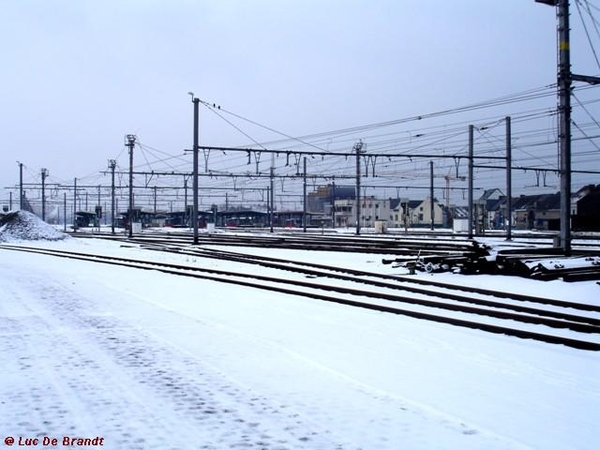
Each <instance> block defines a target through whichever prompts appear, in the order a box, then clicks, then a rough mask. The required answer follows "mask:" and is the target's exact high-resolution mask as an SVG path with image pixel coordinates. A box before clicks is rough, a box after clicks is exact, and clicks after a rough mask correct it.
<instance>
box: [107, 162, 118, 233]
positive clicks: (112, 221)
mask: <svg viewBox="0 0 600 450" xmlns="http://www.w3.org/2000/svg"><path fill="white" fill-rule="evenodd" d="M116 167H117V161H115V160H114V159H109V160H108V168H109V169H110V230H111V233H112V234H115V168H116Z"/></svg>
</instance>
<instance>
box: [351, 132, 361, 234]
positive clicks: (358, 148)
mask: <svg viewBox="0 0 600 450" xmlns="http://www.w3.org/2000/svg"><path fill="white" fill-rule="evenodd" d="M362 148H363V141H362V140H360V141H358V142H357V143H356V144H354V147H353V150H354V151H355V152H356V235H357V236H358V235H360V212H361V211H360V156H361V154H362Z"/></svg>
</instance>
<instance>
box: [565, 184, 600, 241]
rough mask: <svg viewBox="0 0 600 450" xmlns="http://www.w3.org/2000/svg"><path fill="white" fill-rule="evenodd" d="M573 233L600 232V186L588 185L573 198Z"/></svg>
mask: <svg viewBox="0 0 600 450" xmlns="http://www.w3.org/2000/svg"><path fill="white" fill-rule="evenodd" d="M571 227H572V228H573V231H600V184H599V185H593V184H590V185H587V186H584V187H582V188H581V189H579V190H578V191H577V192H576V193H574V194H573V195H572V197H571Z"/></svg>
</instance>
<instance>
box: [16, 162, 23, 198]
mask: <svg viewBox="0 0 600 450" xmlns="http://www.w3.org/2000/svg"><path fill="white" fill-rule="evenodd" d="M17 164H18V165H19V209H20V210H22V209H23V163H21V162H19V161H17Z"/></svg>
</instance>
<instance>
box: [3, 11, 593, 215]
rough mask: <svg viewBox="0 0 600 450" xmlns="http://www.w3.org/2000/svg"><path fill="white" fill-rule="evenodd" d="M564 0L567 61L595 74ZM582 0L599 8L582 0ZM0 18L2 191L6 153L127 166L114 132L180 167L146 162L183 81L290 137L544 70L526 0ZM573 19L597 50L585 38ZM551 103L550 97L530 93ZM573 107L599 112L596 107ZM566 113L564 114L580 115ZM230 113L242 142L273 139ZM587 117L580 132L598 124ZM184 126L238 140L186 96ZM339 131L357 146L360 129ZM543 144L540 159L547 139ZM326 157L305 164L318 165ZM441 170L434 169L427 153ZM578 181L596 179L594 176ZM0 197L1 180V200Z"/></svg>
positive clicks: (538, 81) (175, 134) (222, 141)
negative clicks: (196, 118) (569, 39)
mask: <svg viewBox="0 0 600 450" xmlns="http://www.w3.org/2000/svg"><path fill="white" fill-rule="evenodd" d="M571 3H572V16H571V22H572V28H573V32H572V33H573V45H572V48H573V51H572V63H573V72H576V73H583V74H588V75H597V74H598V73H599V71H600V69H599V67H598V65H597V64H596V61H595V59H594V57H593V53H592V52H591V50H590V46H589V44H588V42H587V39H586V37H585V34H584V32H583V28H582V24H581V20H580V18H579V15H578V12H577V9H576V5H575V1H572V2H571ZM588 4H590V5H592V8H593V9H592V10H591V11H592V12H593V13H594V14H595V17H596V19H597V20H598V19H600V9H598V8H597V7H598V6H599V5H598V2H597V0H591V1H588ZM582 5H585V3H583V2H582ZM587 17H589V16H587ZM0 21H1V23H0V55H1V58H2V60H3V64H2V67H3V69H2V71H1V72H0V85H1V86H2V87H1V90H0V92H1V94H0V104H1V108H0V124H1V125H0V142H1V144H2V150H1V153H0V155H1V157H0V183H1V187H2V188H4V187H5V186H10V185H14V184H15V183H17V182H18V166H17V164H16V163H15V161H17V160H19V161H21V162H23V163H24V164H25V166H26V181H31V182H38V181H39V171H40V169H41V168H43V167H44V168H48V169H49V171H50V179H49V180H50V182H55V183H72V181H73V178H74V177H78V178H81V179H82V180H84V181H83V182H85V180H88V182H89V183H90V184H108V183H109V179H108V177H104V176H101V175H100V174H99V172H100V171H101V170H105V168H106V164H107V160H108V159H109V158H116V157H118V162H119V166H120V168H123V169H125V168H126V167H127V159H126V154H125V152H124V150H123V148H124V147H123V138H124V135H126V134H128V133H134V134H136V135H138V137H139V140H140V142H142V143H143V144H145V145H147V146H149V148H151V149H154V150H153V151H152V152H148V153H143V152H141V153H138V154H136V163H137V164H138V165H139V168H140V170H146V169H148V168H152V169H155V170H161V169H168V170H171V168H176V169H177V170H181V171H190V170H191V156H190V155H186V156H182V158H181V159H178V160H176V161H177V162H176V163H175V162H173V163H172V164H171V163H169V164H163V163H153V162H152V159H153V158H154V157H156V158H157V159H159V157H165V154H171V155H177V154H179V155H183V149H185V148H190V146H191V140H192V103H191V102H190V97H189V96H188V95H187V93H188V91H193V92H194V93H195V94H196V96H198V97H199V98H201V99H202V100H206V101H207V102H209V103H216V104H218V105H221V106H222V108H224V109H225V110H227V111H231V112H234V113H236V114H238V115H240V116H243V117H245V118H247V119H251V120H253V121H256V122H259V123H261V124H264V125H267V126H269V127H271V128H273V129H276V130H279V131H281V132H284V133H286V134H288V135H291V136H303V135H311V134H313V133H318V132H324V131H330V130H337V129H342V128H348V127H354V126H359V125H364V124H370V123H377V122H383V121H389V120H394V119H400V118H404V117H410V116H416V115H420V114H426V113H431V112H435V111H440V110H446V109H452V108H455V107H460V106H464V105H469V104H472V103H476V102H480V101H484V100H488V99H493V98H497V97H500V96H505V95H509V94H514V93H517V92H522V91H526V90H529V89H534V88H541V87H543V86H547V85H550V84H552V83H554V82H555V81H556V19H555V11H554V8H551V7H548V6H545V5H540V4H537V3H535V2H534V0H456V1H452V2H449V1H447V0H420V1H414V0H373V1H371V0H369V1H367V0H362V1H352V0H346V1H341V0H314V1H311V0H307V1H286V0H280V1H275V0H273V1H241V0H239V1H226V0H195V1H192V0H168V1H167V0H162V1H159V0H105V1H100V0H91V1H88V0H77V1H74V0H0ZM588 24H589V26H590V27H591V28H590V29H589V30H588V31H589V32H590V36H591V38H592V41H593V43H594V44H595V46H596V47H597V51H600V36H599V35H598V34H597V30H594V28H593V22H591V21H590V22H588ZM596 26H597V25H596ZM578 95H579V96H578V99H579V100H580V101H582V102H585V101H589V100H590V99H593V98H597V97H598V90H597V89H588V90H585V91H582V93H581V94H578ZM555 104H556V99H555V97H552V96H550V97H548V98H546V99H543V100H540V103H539V105H541V106H547V107H554V106H555ZM533 107H534V106H532V105H521V104H519V103H513V104H509V105H506V106H505V107H503V108H500V109H494V110H493V111H487V110H483V111H476V112H474V113H471V115H469V116H460V117H454V116H452V117H447V118H443V119H442V120H441V121H438V122H435V123H431V124H425V123H418V124H414V123H413V124H407V125H406V126H405V128H404V130H406V131H405V133H406V134H407V135H411V133H412V131H411V130H412V129H419V128H420V127H426V126H429V125H431V126H437V125H440V124H448V127H449V128H454V127H455V126H456V125H455V124H457V123H459V122H461V121H463V120H474V121H477V120H478V118H485V117H492V116H493V117H496V116H498V117H500V116H501V115H511V114H513V113H515V112H516V113H518V112H519V111H526V110H529V109H531V108H533ZM587 109H588V111H589V112H590V113H592V115H594V116H595V117H596V118H597V119H596V120H598V118H600V114H598V107H597V105H596V104H593V103H592V104H590V105H589V106H587ZM575 113H578V112H577V111H575ZM579 113H581V114H582V115H580V116H575V117H574V119H575V120H580V123H593V120H592V118H590V116H589V114H587V113H586V114H583V113H582V112H581V111H579ZM227 117H228V119H230V120H233V119H234V118H233V117H231V116H227ZM554 122H555V120H554V119H553V118H552V117H549V118H547V119H543V118H542V119H541V122H540V123H542V124H543V125H542V127H547V128H548V133H551V131H552V127H553V123H554ZM235 123H236V125H237V126H240V127H242V128H243V129H244V131H245V132H246V133H247V134H248V135H249V136H251V137H252V138H253V139H254V140H257V141H270V140H274V139H279V138H280V137H281V136H278V135H275V134H273V133H268V132H266V131H265V130H264V129H260V128H257V127H253V126H250V125H249V124H248V123H244V122H243V121H239V120H237V121H235ZM527 126H528V125H524V129H525V128H526V127H527ZM538 126H539V125H538V124H535V125H534V124H531V129H537V128H538ZM465 128H466V125H465ZM597 128H598V127H596V128H595V129H594V127H591V128H586V129H585V132H586V134H588V135H590V136H591V135H598V134H600V132H599V131H600V130H598V129H597ZM200 129H201V137H200V140H201V144H206V145H208V144H211V145H221V146H223V145H227V146H229V145H246V144H248V145H249V144H252V142H251V140H250V139H249V138H248V137H246V136H243V135H242V134H240V133H239V132H238V131H236V130H235V129H234V128H233V127H231V126H229V125H228V124H227V123H225V122H224V121H223V120H221V119H220V118H219V117H218V116H217V115H215V114H213V113H211V111H210V110H209V109H207V108H202V109H201V125H200ZM394 130H395V131H396V132H399V131H398V130H397V129H394ZM382 133H383V131H382ZM498 133H499V134H498V135H497V136H496V137H495V138H499V136H501V130H500V131H498ZM354 137H356V139H358V138H360V137H364V138H365V141H366V142H367V144H369V136H367V135H365V136H361V135H360V134H357V135H356V136H353V138H354ZM461 139H462V138H461ZM594 142H595V143H596V145H598V140H597V139H596V140H595V141H594ZM331 143H332V145H333V146H332V148H334V147H335V149H336V150H343V149H344V145H346V146H347V149H346V151H350V150H351V148H352V142H348V143H345V144H344V143H342V142H338V141H336V138H335V137H331ZM465 144H466V141H465ZM319 145H320V146H323V145H325V144H323V143H320V144H319ZM403 145H404V144H403ZM593 145H594V144H592V143H589V142H588V147H586V148H587V150H586V151H589V152H593V151H594V149H595V148H594V146H593ZM292 147H293V144H292V142H289V143H288V144H286V148H292ZM403 148H406V147H403ZM305 150H306V149H305ZM535 151H537V150H535V149H530V150H528V152H535ZM596 151H597V152H598V153H597V154H596V157H595V160H596V161H597V160H598V159H599V158H598V157H597V156H598V155H600V150H596ZM544 152H546V153H544V155H543V156H544V157H546V156H547V157H548V158H551V159H553V161H554V162H555V159H556V158H555V150H549V149H546V150H544ZM553 153H554V156H552V155H553ZM223 156H227V157H226V158H225V159H224V160H223V161H219V159H218V157H217V156H216V155H213V156H211V159H210V162H211V168H213V169H215V170H216V169H217V168H221V169H222V170H225V171H230V172H236V171H237V172H239V171H245V170H248V169H247V168H246V167H242V165H241V164H240V163H237V162H234V161H233V159H227V158H232V157H231V155H223ZM241 156H242V157H243V158H245V156H244V155H241ZM146 161H148V163H149V165H147V166H145V167H144V165H143V164H142V163H145V162H146ZM186 161H187V167H186ZM585 161H590V159H589V158H588V159H585ZM336 164H337V163H336V162H332V163H331V165H329V166H326V165H323V166H320V167H319V168H316V167H315V169H314V170H318V171H319V173H325V172H326V171H327V170H328V169H327V168H328V167H332V166H334V165H336ZM586 164H587V163H586ZM587 166H588V167H589V164H587ZM598 166H599V165H598V164H596V166H595V169H596V170H598V169H600V168H599V167H598ZM442 170H443V171H444V173H445V172H447V171H448V168H447V167H443V164H442V163H441V162H440V171H442ZM497 179H498V182H501V180H503V175H502V174H499V175H498V177H497ZM582 181H584V182H594V181H595V182H600V180H599V179H598V176H587V177H586V178H585V179H582ZM161 182H164V183H166V182H167V181H166V180H161ZM178 182H180V180H179V181H178ZM169 183H171V181H169ZM419 183H420V182H419ZM528 183H530V184H534V183H535V179H534V177H533V176H532V175H529V179H528V180H527V179H519V178H517V179H516V182H515V184H516V186H515V190H517V191H518V189H519V188H520V187H524V186H526V185H527V184H528ZM420 184H422V183H420ZM441 185H442V182H440V186H441ZM577 187H578V186H577V185H575V183H574V188H577ZM550 190H552V189H550ZM525 193H527V192H525ZM32 195H33V194H32ZM386 195H392V193H391V192H388V193H386ZM419 195H420V196H424V195H425V194H422V195H421V194H419ZM7 198H8V191H7V190H5V189H2V191H1V192H0V200H1V201H2V204H4V203H6V202H7Z"/></svg>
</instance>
